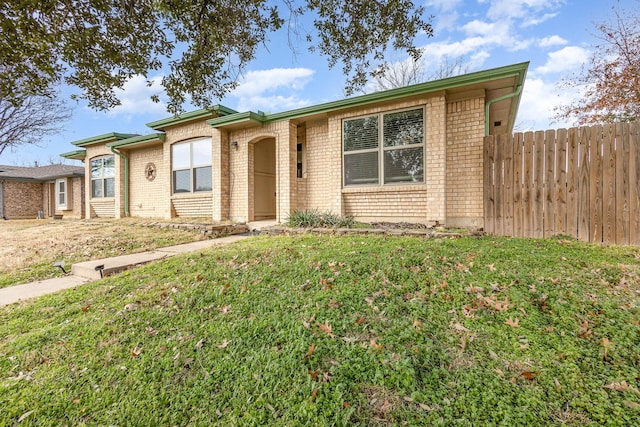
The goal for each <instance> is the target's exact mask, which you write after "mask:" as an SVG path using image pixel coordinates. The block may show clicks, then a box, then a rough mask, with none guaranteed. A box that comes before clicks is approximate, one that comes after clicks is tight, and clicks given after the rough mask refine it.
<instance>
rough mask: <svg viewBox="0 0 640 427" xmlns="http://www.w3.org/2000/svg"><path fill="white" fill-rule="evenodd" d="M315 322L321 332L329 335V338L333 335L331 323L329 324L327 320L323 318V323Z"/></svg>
mask: <svg viewBox="0 0 640 427" xmlns="http://www.w3.org/2000/svg"><path fill="white" fill-rule="evenodd" d="M316 324H317V325H318V328H320V330H321V331H322V332H324V333H325V334H327V335H329V336H330V337H331V338H333V337H334V336H335V335H333V329H332V328H331V325H330V324H329V321H328V320H325V321H324V323H320V322H316Z"/></svg>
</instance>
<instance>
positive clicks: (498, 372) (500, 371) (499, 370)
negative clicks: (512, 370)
mask: <svg viewBox="0 0 640 427" xmlns="http://www.w3.org/2000/svg"><path fill="white" fill-rule="evenodd" d="M494 371H495V372H496V373H497V374H498V375H500V376H501V377H503V378H504V372H502V369H494Z"/></svg>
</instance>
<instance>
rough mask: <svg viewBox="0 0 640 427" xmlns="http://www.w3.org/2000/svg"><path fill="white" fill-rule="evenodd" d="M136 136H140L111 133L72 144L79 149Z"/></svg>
mask: <svg viewBox="0 0 640 427" xmlns="http://www.w3.org/2000/svg"><path fill="white" fill-rule="evenodd" d="M134 136H138V134H137V133H118V132H111V133H105V134H104V135H98V136H92V137H89V138H85V139H80V140H78V141H72V142H71V143H72V144H73V145H77V146H78V147H85V146H87V145H93V144H100V143H106V142H112V141H117V140H121V139H127V138H132V137H134Z"/></svg>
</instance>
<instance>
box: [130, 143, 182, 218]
mask: <svg viewBox="0 0 640 427" xmlns="http://www.w3.org/2000/svg"><path fill="white" fill-rule="evenodd" d="M128 156H129V213H130V215H131V216H134V217H144V218H170V217H171V204H170V201H169V197H170V195H171V170H170V168H169V167H168V166H167V165H165V164H164V153H163V146H162V145H155V146H152V147H145V148H140V149H134V150H131V151H130V152H129V153H128ZM150 163H153V164H154V165H155V168H156V175H155V178H154V179H153V180H149V179H147V176H146V174H145V170H146V167H147V165H148V164H150Z"/></svg>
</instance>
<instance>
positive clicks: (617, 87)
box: [557, 2, 640, 124]
mask: <svg viewBox="0 0 640 427" xmlns="http://www.w3.org/2000/svg"><path fill="white" fill-rule="evenodd" d="M638 5H640V2H639V3H638ZM613 14H614V16H613V20H612V21H610V22H604V23H600V24H598V25H596V37H597V38H598V40H599V43H598V44H597V45H596V46H595V49H594V51H593V54H592V56H591V58H590V60H589V62H588V63H587V64H586V65H585V66H584V68H583V71H582V73H581V74H580V75H578V76H574V77H573V78H571V79H567V80H565V81H564V82H563V85H564V86H565V87H584V93H583V96H582V98H580V99H578V100H576V101H575V102H573V103H572V104H570V105H565V106H560V107H559V108H558V109H557V113H558V114H557V116H558V118H561V119H576V121H577V122H578V124H592V123H602V122H616V121H623V122H626V121H636V120H638V119H639V118H640V8H639V9H636V10H634V11H623V10H621V9H620V8H619V7H618V6H616V7H614V8H613Z"/></svg>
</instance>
